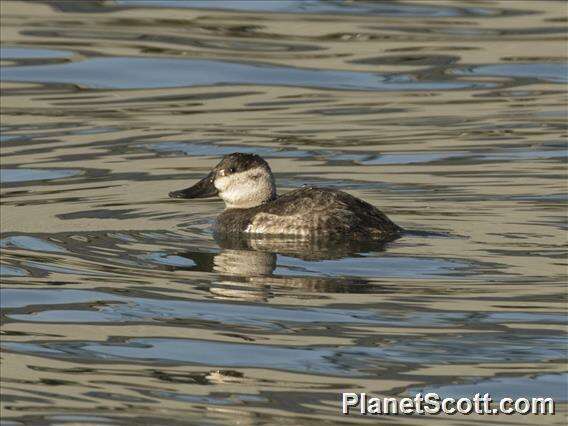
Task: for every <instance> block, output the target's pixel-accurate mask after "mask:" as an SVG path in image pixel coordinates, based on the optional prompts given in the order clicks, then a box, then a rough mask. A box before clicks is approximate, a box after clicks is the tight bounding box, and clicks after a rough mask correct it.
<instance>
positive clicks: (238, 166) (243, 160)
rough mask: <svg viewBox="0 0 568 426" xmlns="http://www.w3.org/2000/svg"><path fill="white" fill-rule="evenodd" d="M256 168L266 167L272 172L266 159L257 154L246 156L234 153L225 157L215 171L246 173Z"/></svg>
mask: <svg viewBox="0 0 568 426" xmlns="http://www.w3.org/2000/svg"><path fill="white" fill-rule="evenodd" d="M255 167H264V168H266V169H268V170H270V166H269V165H268V163H267V162H266V161H264V159H263V158H262V157H260V156H258V155H256V154H245V153H242V152H233V153H232V154H227V155H225V156H224V157H223V159H222V160H221V162H220V163H219V164H217V165H216V166H215V170H227V171H230V172H231V173H239V172H244V171H245V170H250V169H254V168H255Z"/></svg>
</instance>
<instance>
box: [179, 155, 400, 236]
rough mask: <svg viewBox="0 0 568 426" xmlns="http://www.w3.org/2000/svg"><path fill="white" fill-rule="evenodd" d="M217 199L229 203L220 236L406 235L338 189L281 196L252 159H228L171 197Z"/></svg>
mask: <svg viewBox="0 0 568 426" xmlns="http://www.w3.org/2000/svg"><path fill="white" fill-rule="evenodd" d="M213 195H219V196H220V197H221V198H222V199H223V200H224V201H225V203H226V204H227V209H226V210H225V211H224V212H223V213H221V215H220V216H219V217H218V219H217V222H216V231H217V232H218V233H224V234H233V233H246V234H252V235H257V236H258V235H287V236H294V237H321V236H338V237H344V238H351V239H353V238H355V239H385V238H392V237H395V236H396V235H398V234H399V233H400V232H401V231H402V229H401V228H400V227H399V226H397V225H396V224H394V223H393V222H392V221H391V220H390V219H389V218H388V217H387V216H386V215H385V214H384V213H382V212H381V211H380V210H379V209H377V208H376V207H374V206H372V205H371V204H369V203H366V202H365V201H362V200H360V199H358V198H356V197H354V196H352V195H350V194H347V193H346V192H343V191H338V190H336V189H331V188H300V189H296V190H293V191H291V192H288V193H286V194H284V195H282V196H280V197H277V196H276V187H275V184H274V177H273V175H272V172H271V170H270V167H269V166H268V164H267V163H266V161H264V160H263V159H262V158H260V157H259V156H257V155H254V154H241V153H235V154H230V155H227V156H225V157H224V158H223V160H222V161H221V162H220V163H219V164H218V165H217V166H216V167H215V168H214V169H213V171H212V172H211V173H210V174H209V175H208V176H207V177H206V178H205V179H202V180H201V181H199V182H198V183H197V184H195V185H194V186H192V187H190V188H187V189H184V190H181V191H175V192H172V193H170V197H173V198H199V197H209V196H213Z"/></svg>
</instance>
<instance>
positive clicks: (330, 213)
mask: <svg viewBox="0 0 568 426" xmlns="http://www.w3.org/2000/svg"><path fill="white" fill-rule="evenodd" d="M400 230H401V229H400V228H399V227H398V226H397V225H395V224H394V223H393V222H391V221H390V220H389V218H388V217H387V216H386V215H385V214H383V213H382V212H381V211H380V210H378V209H377V208H375V207H374V206H372V205H371V204H369V203H366V202H364V201H362V200H360V199H358V198H356V197H353V196H352V195H349V194H347V193H345V192H343V191H338V190H335V189H330V188H300V189H296V190H294V191H291V192H288V193H286V194H284V195H282V196H280V197H277V198H276V199H275V200H272V201H268V202H266V203H264V204H261V205H259V206H256V207H251V208H248V209H237V208H231V209H227V210H225V211H224V212H223V213H221V215H220V216H219V217H218V219H217V223H216V231H217V232H220V233H234V232H244V233H248V234H262V235H273V234H278V235H290V236H299V237H306V236H326V235H338V236H340V235H344V236H348V237H350V238H358V239H361V238H369V237H371V238H380V237H386V236H392V235H395V234H397V233H399V232H400Z"/></svg>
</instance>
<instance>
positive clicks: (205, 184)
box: [169, 173, 217, 198]
mask: <svg viewBox="0 0 568 426" xmlns="http://www.w3.org/2000/svg"><path fill="white" fill-rule="evenodd" d="M214 178H215V176H214V175H213V173H209V174H208V175H207V176H206V177H205V178H203V179H201V180H200V181H199V182H197V183H196V184H195V185H193V186H190V187H189V188H185V189H180V190H179V191H173V192H170V194H169V196H170V198H208V197H214V196H215V195H217V188H215V185H214V183H213V181H214Z"/></svg>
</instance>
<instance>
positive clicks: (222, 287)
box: [175, 235, 393, 301]
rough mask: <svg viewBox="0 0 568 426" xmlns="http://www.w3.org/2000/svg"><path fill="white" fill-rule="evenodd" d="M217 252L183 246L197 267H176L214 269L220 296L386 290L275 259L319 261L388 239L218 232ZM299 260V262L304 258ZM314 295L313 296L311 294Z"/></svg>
mask: <svg viewBox="0 0 568 426" xmlns="http://www.w3.org/2000/svg"><path fill="white" fill-rule="evenodd" d="M215 240H216V242H217V244H218V245H219V247H220V249H221V250H220V252H218V253H204V252H193V251H186V252H182V253H178V256H183V257H185V258H187V259H191V260H192V261H193V262H194V263H195V266H192V267H175V269H177V270H180V269H181V270H183V269H185V270H193V271H195V270H198V271H203V272H216V273H218V274H219V279H218V280H217V281H215V282H213V283H212V285H211V287H210V288H209V290H210V292H211V293H212V294H214V295H215V296H216V297H218V298H238V299H242V300H250V301H261V300H268V299H269V298H271V297H273V296H274V294H275V292H277V291H279V290H281V291H286V289H290V288H296V289H298V290H299V291H301V292H307V293H310V292H312V293H367V292H373V293H377V292H385V291H386V290H385V288H384V287H381V286H379V285H376V284H371V283H370V282H369V281H368V280H366V279H363V278H356V277H340V276H337V275H335V276H325V274H322V273H318V274H317V276H314V272H313V271H309V270H308V268H305V266H304V267H302V265H297V266H295V265H289V262H288V264H287V266H285V267H284V266H282V265H280V266H279V262H278V261H279V259H286V258H288V259H300V260H301V261H308V262H320V261H325V260H340V259H348V258H349V257H359V256H363V255H366V254H367V253H378V252H382V251H384V250H385V247H386V245H387V244H388V243H389V242H390V241H392V240H393V239H390V240H381V241H364V242H362V241H346V240H337V241H334V240H329V239H327V240H325V241H322V240H317V239H312V240H306V239H293V238H282V237H279V238H276V237H260V238H259V237H249V236H244V235H216V236H215ZM302 263H303V262H302ZM311 297H313V295H312V296H311Z"/></svg>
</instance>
